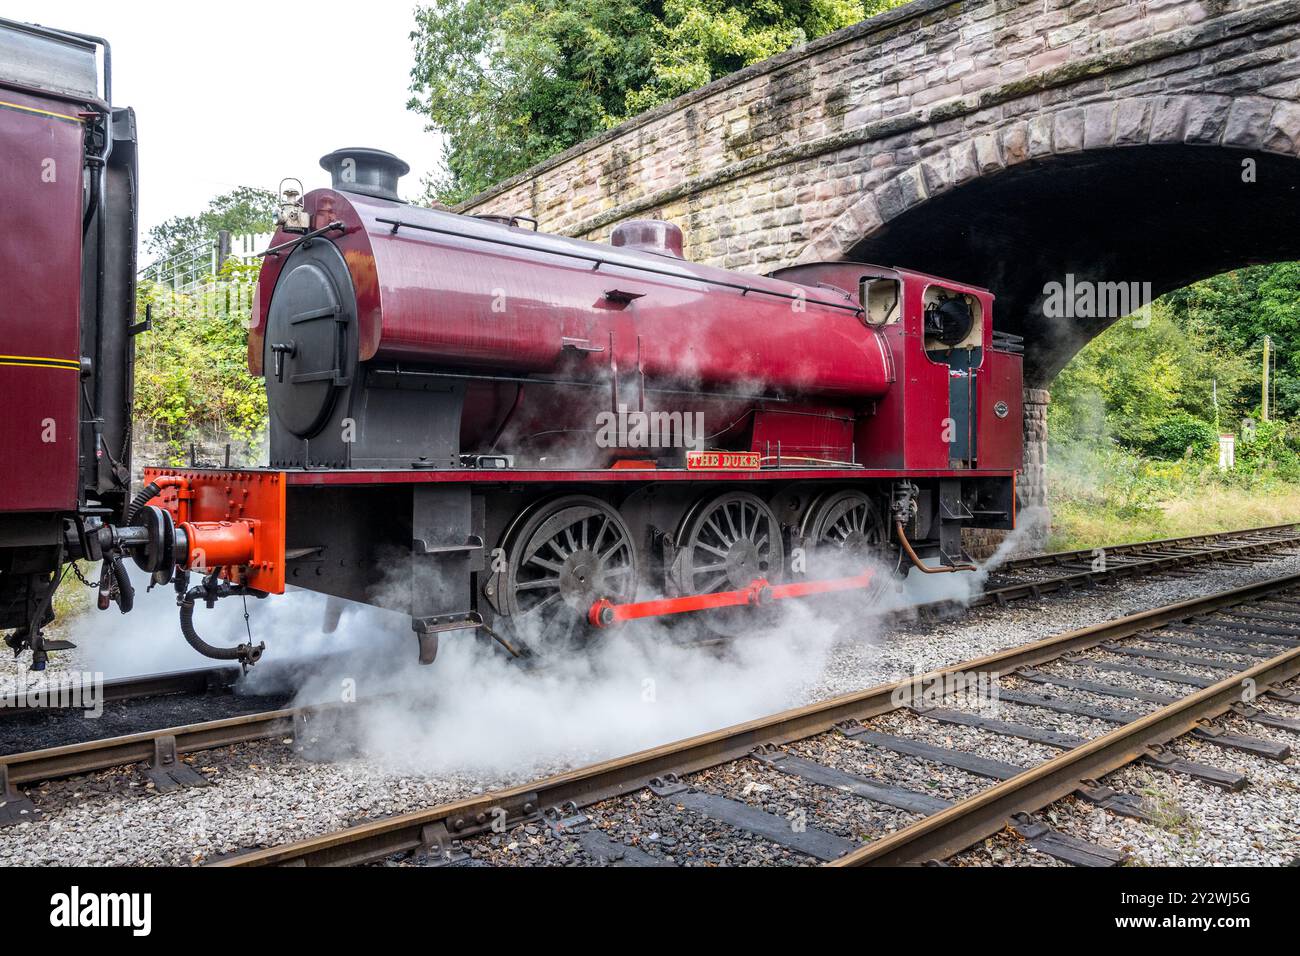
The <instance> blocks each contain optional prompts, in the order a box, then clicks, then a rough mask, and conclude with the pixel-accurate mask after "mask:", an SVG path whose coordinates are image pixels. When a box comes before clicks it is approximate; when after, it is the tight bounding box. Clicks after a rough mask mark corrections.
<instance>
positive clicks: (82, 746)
mask: <svg viewBox="0 0 1300 956" xmlns="http://www.w3.org/2000/svg"><path fill="white" fill-rule="evenodd" d="M346 706H355V705H345V704H328V705H321V706H314V707H297V708H285V709H282V710H270V711H264V712H262V713H258V714H241V715H239V716H237V717H227V718H224V719H222V720H212V721H205V722H203V723H197V724H185V725H183V726H179V727H165V728H162V729H159V730H150V731H145V732H143V733H138V734H127V735H125V736H122V737H106V738H103V739H100V740H87V741H83V742H82V743H76V744H66V745H64V746H62V747H48V748H46V749H44V750H31V751H28V752H26V753H18V754H6V755H4V756H0V766H3V767H4V768H5V769H6V770H7V773H8V780H9V783H10V784H23V783H36V782H39V781H42V780H53V779H56V778H59V777H71V776H75V775H77V774H82V773H92V772H94V771H97V770H109V769H111V768H113V767H120V766H124V765H127V764H132V763H138V762H140V761H145V760H150V759H152V758H153V756H154V742H155V741H157V740H159V739H160V738H164V737H174V738H175V739H176V751H177V752H178V753H194V752H196V751H200V750H212V749H214V748H217V747H228V746H230V745H232V744H240V743H247V742H249V741H253V740H264V739H266V738H267V737H273V736H275V735H277V734H284V733H293V732H294V728H295V722H297V721H301V720H302V719H304V718H310V717H313V716H323V715H325V714H326V713H329V712H330V711H333V710H338V709H341V708H343V707H346Z"/></svg>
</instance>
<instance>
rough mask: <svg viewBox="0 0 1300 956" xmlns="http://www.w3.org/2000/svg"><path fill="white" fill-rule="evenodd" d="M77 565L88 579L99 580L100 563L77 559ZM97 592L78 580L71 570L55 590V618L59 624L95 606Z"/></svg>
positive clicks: (91, 580)
mask: <svg viewBox="0 0 1300 956" xmlns="http://www.w3.org/2000/svg"><path fill="white" fill-rule="evenodd" d="M76 565H77V567H78V568H79V569H80V570H81V573H82V575H83V576H84V577H85V579H86V580H87V581H90V582H92V583H93V582H95V581H98V580H99V564H98V563H91V562H87V561H77V562H76ZM97 593H98V592H97V591H95V590H94V589H92V588H88V587H86V586H85V585H84V584H82V583H81V582H80V581H78V580H77V576H76V575H75V574H73V573H72V571H71V570H69V571H68V572H67V574H66V576H65V577H64V579H63V583H62V584H60V585H59V589H58V590H57V591H55V592H54V620H55V621H56V622H58V623H59V624H66V623H68V622H69V621H71V620H72V619H73V618H75V617H77V616H79V615H81V614H84V613H86V612H87V611H89V610H90V609H91V608H92V607H94V605H95V595H96V594H97Z"/></svg>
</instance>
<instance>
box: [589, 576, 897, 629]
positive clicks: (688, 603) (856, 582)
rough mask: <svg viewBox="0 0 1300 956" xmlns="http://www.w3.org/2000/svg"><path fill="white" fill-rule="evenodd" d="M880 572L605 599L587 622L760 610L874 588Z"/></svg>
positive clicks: (612, 622) (601, 624)
mask: <svg viewBox="0 0 1300 956" xmlns="http://www.w3.org/2000/svg"><path fill="white" fill-rule="evenodd" d="M875 576H876V573H875V572H874V571H871V570H867V571H863V572H862V573H861V574H855V575H853V576H851V577H847V578H829V579H827V580H824V581H799V582H796V583H794V584H769V583H768V582H767V581H766V580H765V579H763V578H755V579H754V580H753V581H751V582H750V583H749V584H748V585H746V586H745V587H743V588H739V589H738V590H735V591H714V592H712V593H710V594H690V595H687V596H685V597H676V598H661V599H659V600H657V601H637V602H634V603H632V604H614V603H613V602H611V601H609V600H608V599H606V598H602V599H601V600H599V601H597V602H596V603H595V604H593V605H592V606H591V610H590V611H588V612H587V620H589V621H590V622H591V623H592V624H593V625H595V626H596V627H601V628H605V627H612V626H613V625H615V624H618V623H621V622H623V621H635V620H640V619H641V618H647V617H666V616H667V615H670V614H687V613H690V612H692V611H710V610H715V609H717V608H724V607H759V606H761V605H765V604H770V603H772V602H773V601H785V600H789V599H790V598H802V597H810V596H812V595H814V594H829V593H832V592H835V591H856V590H861V589H862V588H865V587H868V586H870V584H871V582H872V580H874V578H875Z"/></svg>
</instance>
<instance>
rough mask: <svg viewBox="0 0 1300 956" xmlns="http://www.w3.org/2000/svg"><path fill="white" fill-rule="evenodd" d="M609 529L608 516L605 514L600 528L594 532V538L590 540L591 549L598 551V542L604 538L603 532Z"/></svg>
mask: <svg viewBox="0 0 1300 956" xmlns="http://www.w3.org/2000/svg"><path fill="white" fill-rule="evenodd" d="M608 530H609V516H608V515H606V516H605V517H604V520H603V521H602V522H601V523H600V530H599V531H597V532H596V540H595V541H593V542H591V550H592V551H596V552H599V551H600V543H601V542H602V541H604V540H605V532H606V531H608Z"/></svg>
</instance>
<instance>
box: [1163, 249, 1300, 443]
mask: <svg viewBox="0 0 1300 956" xmlns="http://www.w3.org/2000/svg"><path fill="white" fill-rule="evenodd" d="M1167 298H1168V301H1169V303H1170V306H1171V308H1172V310H1173V315H1174V318H1175V321H1177V322H1178V323H1179V324H1180V325H1184V326H1189V327H1190V326H1192V325H1195V327H1197V328H1199V329H1200V330H1201V331H1202V332H1203V334H1205V335H1207V336H1209V337H1210V338H1211V340H1213V341H1215V342H1217V343H1220V344H1221V345H1222V346H1223V348H1224V349H1226V350H1228V351H1230V352H1232V353H1233V354H1235V355H1239V356H1242V357H1244V358H1245V359H1246V360H1247V362H1248V363H1250V364H1251V366H1252V372H1251V374H1250V375H1249V376H1248V377H1247V378H1246V379H1245V380H1244V381H1243V382H1242V383H1241V387H1240V390H1239V392H1238V393H1237V394H1236V395H1234V396H1233V398H1234V400H1236V401H1238V402H1239V403H1240V404H1242V405H1243V406H1246V407H1247V408H1254V407H1255V406H1258V405H1259V403H1260V368H1261V357H1262V351H1263V341H1264V336H1265V335H1268V336H1270V337H1271V338H1272V340H1273V348H1274V350H1275V352H1276V354H1277V375H1276V378H1275V390H1276V395H1277V407H1276V408H1275V409H1274V412H1275V413H1276V414H1277V415H1278V416H1279V417H1294V416H1295V415H1296V414H1297V413H1300V263H1297V262H1280V263H1274V264H1272V265H1260V266H1250V267H1248V268H1245V269H1238V270H1236V271H1234V272H1227V273H1224V274H1223V275H1219V276H1215V277H1213V278H1211V279H1206V280H1204V281H1202V282H1197V283H1195V284H1194V285H1190V286H1187V287H1186V288H1184V289H1180V290H1178V291H1177V292H1174V293H1172V294H1171V295H1169V296H1168V297H1167Z"/></svg>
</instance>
